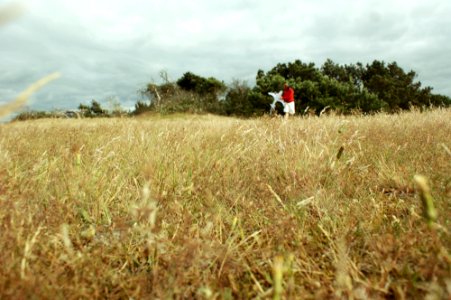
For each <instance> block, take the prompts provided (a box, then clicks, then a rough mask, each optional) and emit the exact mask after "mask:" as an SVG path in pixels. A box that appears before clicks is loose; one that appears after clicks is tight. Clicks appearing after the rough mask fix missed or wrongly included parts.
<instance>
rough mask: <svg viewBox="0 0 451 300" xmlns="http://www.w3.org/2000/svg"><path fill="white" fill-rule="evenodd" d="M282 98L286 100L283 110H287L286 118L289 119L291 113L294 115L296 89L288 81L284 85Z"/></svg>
mask: <svg viewBox="0 0 451 300" xmlns="http://www.w3.org/2000/svg"><path fill="white" fill-rule="evenodd" d="M282 99H283V101H284V102H285V107H284V109H283V111H284V112H285V118H286V119H288V116H289V115H294V113H295V110H294V90H293V88H292V87H291V86H289V85H288V83H286V82H285V83H284V85H283V93H282Z"/></svg>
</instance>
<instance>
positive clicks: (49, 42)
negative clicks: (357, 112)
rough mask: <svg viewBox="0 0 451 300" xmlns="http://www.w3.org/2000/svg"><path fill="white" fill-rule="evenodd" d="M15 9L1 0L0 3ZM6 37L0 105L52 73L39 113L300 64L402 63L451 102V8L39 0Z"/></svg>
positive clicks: (327, 0) (424, 0)
mask: <svg viewBox="0 0 451 300" xmlns="http://www.w3.org/2000/svg"><path fill="white" fill-rule="evenodd" d="M7 2H9V1H2V0H0V5H1V4H2V3H7ZM25 3H26V5H28V10H27V12H26V13H25V14H24V15H23V16H22V17H21V18H19V19H17V20H15V21H14V22H13V23H10V24H8V25H7V26H4V27H3V28H0V41H1V43H0V56H1V57H2V60H0V69H1V70H5V71H4V72H2V73H1V74H0V101H5V100H7V99H10V98H11V97H13V96H14V94H17V93H18V92H20V90H22V89H23V88H25V87H26V86H27V85H28V84H29V83H31V82H33V81H34V80H36V79H38V78H40V77H41V76H44V75H46V74H47V73H50V72H53V71H60V72H61V73H62V74H63V77H62V78H61V79H59V80H57V81H55V82H52V83H51V84H50V85H49V86H47V87H46V88H44V89H43V90H41V91H40V92H39V93H37V94H36V95H35V97H34V100H33V101H34V102H33V106H34V107H41V108H45V107H63V108H64V107H68V108H73V107H75V106H77V105H78V104H79V103H80V102H82V101H90V100H91V99H97V100H100V101H102V100H103V99H104V98H107V97H110V96H114V95H116V96H118V97H119V99H120V100H121V101H122V102H124V103H125V102H127V103H128V104H127V105H129V104H130V103H132V102H133V101H135V100H136V98H137V93H136V91H137V90H138V89H139V88H141V87H143V86H144V85H145V83H146V82H149V81H150V80H158V74H159V72H160V71H161V70H166V71H167V72H168V73H169V75H170V77H171V78H172V79H177V78H179V77H180V76H181V75H182V74H183V73H184V72H186V71H192V72H194V73H197V74H199V75H201V76H214V77H216V78H218V79H220V80H225V81H226V82H230V81H231V80H232V79H234V78H235V79H246V80H249V81H252V80H253V78H254V77H255V75H256V72H257V70H258V69H263V70H269V69H270V68H272V67H273V66H275V65H276V64H277V63H281V62H289V61H293V60H295V59H301V60H302V61H305V62H315V63H316V64H317V66H320V65H321V64H322V63H323V62H324V61H325V60H326V59H327V58H331V59H332V60H334V61H335V62H338V63H346V64H349V63H356V62H358V61H360V62H363V63H369V62H371V61H373V60H374V59H379V60H385V61H390V62H391V61H396V62H398V64H399V65H400V66H401V67H403V68H404V69H405V70H410V69H413V70H415V71H416V72H417V73H418V74H419V77H418V80H420V81H421V82H423V84H424V85H430V86H432V87H434V91H435V92H437V93H442V94H446V95H448V96H451V85H450V84H449V78H450V77H451V63H450V62H449V53H451V41H450V37H451V19H450V18H449V15H450V14H451V3H450V1H446V0H412V1H402V0H397V1H396V0H395V1H389V0H380V1H375V0H371V1H360V0H348V1H341V2H336V1H333V0H320V1H315V2H313V1H299V0H286V1H284V2H274V1H272V0H268V1H262V0H260V1H257V0H248V1H245V0H241V1H240V0H228V1H226V0H224V1H211V0H210V1H207V0H194V1H184V2H180V1H175V0H164V1H163V0H151V1H148V0H129V1H123V0H110V1H106V0H96V1H93V0H91V1H88V0H79V1H72V0H34V1H29V2H25Z"/></svg>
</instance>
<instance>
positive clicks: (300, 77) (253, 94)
mask: <svg viewBox="0 0 451 300" xmlns="http://www.w3.org/2000/svg"><path fill="white" fill-rule="evenodd" d="M162 78H163V79H164V82H163V83H161V84H156V83H154V82H150V83H148V84H147V85H146V86H145V87H143V89H142V90H140V91H139V92H140V94H141V95H142V96H143V99H142V100H139V101H137V102H136V104H135V107H134V109H133V110H132V111H130V112H127V114H128V115H139V114H142V113H146V112H156V113H161V114H169V113H176V112H187V113H212V114H219V115H229V116H230V115H235V116H243V117H251V116H260V115H263V114H265V113H268V112H269V104H270V103H272V101H273V100H272V98H271V97H270V96H269V95H268V92H277V91H279V90H281V89H282V87H283V84H284V83H285V82H287V83H288V84H289V85H290V86H291V87H293V88H294V90H295V101H296V109H297V113H298V114H305V113H308V112H309V113H316V114H319V113H320V112H321V111H323V110H325V109H330V110H333V111H335V112H336V113H339V114H350V113H356V112H358V113H365V114H371V113H376V112H388V113H393V112H398V111H401V110H408V109H410V108H412V107H417V108H425V107H428V108H430V107H449V106H450V105H451V98H450V97H448V96H444V95H438V94H434V93H433V92H432V87H429V86H426V87H422V84H421V82H420V81H417V80H416V78H417V73H416V72H415V71H412V70H410V71H408V72H406V71H404V70H403V69H402V68H401V67H400V66H398V64H397V63H396V62H391V63H386V62H384V61H379V60H374V61H373V62H372V63H370V64H366V65H363V64H362V63H360V62H358V63H356V64H349V65H340V64H337V63H335V62H333V61H332V60H331V59H327V60H326V61H325V62H324V64H323V65H322V66H321V67H317V66H315V64H314V63H312V62H310V63H304V62H302V61H301V60H295V61H293V62H289V63H279V64H277V65H276V66H274V67H273V68H272V69H271V70H269V71H267V72H265V71H263V70H258V71H257V74H256V78H255V85H254V86H253V87H250V86H249V85H248V84H247V83H246V82H245V81H240V80H234V81H233V82H232V83H230V84H229V85H226V84H225V83H224V82H223V81H220V80H218V79H216V78H214V77H208V78H206V77H202V76H200V75H197V74H194V73H192V72H186V73H184V74H183V76H182V77H181V78H179V79H178V80H176V81H174V82H172V81H170V80H168V76H167V74H165V73H162ZM79 111H80V114H81V115H82V116H85V117H107V116H117V115H124V114H125V112H121V111H120V110H117V109H116V110H115V111H112V112H109V111H108V110H106V109H103V108H102V107H101V106H100V104H99V103H98V102H97V101H95V100H93V101H92V103H91V106H89V105H83V104H80V106H79ZM19 117H20V115H19Z"/></svg>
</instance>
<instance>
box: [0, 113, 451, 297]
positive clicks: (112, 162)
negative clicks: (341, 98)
mask: <svg viewBox="0 0 451 300" xmlns="http://www.w3.org/2000/svg"><path fill="white" fill-rule="evenodd" d="M450 120H451V110H435V111H430V112H424V113H419V112H409V113H403V114H399V115H377V116H372V117H359V116H352V117H338V116H325V117H321V118H314V117H311V118H304V119H302V118H293V119H290V120H288V121H287V122H284V121H282V120H280V119H271V118H262V119H256V120H238V119H232V118H220V117H213V116H203V117H194V116H192V117H188V116H185V117H181V116H179V117H177V118H169V119H165V118H150V119H146V118H142V119H95V120H54V121H52V120H40V121H27V122H18V123H12V124H3V125H0V230H1V236H0V265H1V268H0V298H2V299H8V298H10V299H20V298H52V299H80V298H81V299H83V298H89V299H95V298H110V299H115V298H129V299H141V298H160V299H168V298H210V299H248V298H274V299H299V298H302V299H309V298H353V299H368V298H371V299H378V298H398V299H404V298H424V297H430V299H441V298H443V299H446V298H448V297H450V295H451V269H450V265H451V264H450V254H449V249H451V237H450V233H449V232H450V230H451V226H450V221H451V207H450V206H451V201H450V198H451V172H450V170H451V151H450V150H449V149H450V148H451V121H450ZM419 174H421V175H424V176H425V177H426V178H427V179H428V181H429V186H430V188H431V194H432V197H433V198H434V199H435V207H436V209H437V212H438V219H437V221H436V223H435V222H433V223H432V224H431V225H428V223H427V222H426V219H425V218H423V217H422V215H423V214H424V212H423V208H422V203H421V201H420V197H419V196H418V192H417V189H416V186H415V183H414V180H413V177H414V176H415V175H419Z"/></svg>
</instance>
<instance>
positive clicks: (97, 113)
mask: <svg viewBox="0 0 451 300" xmlns="http://www.w3.org/2000/svg"><path fill="white" fill-rule="evenodd" d="M78 109H79V110H80V112H81V115H82V116H83V117H89V118H92V117H107V116H108V112H107V110H106V109H103V108H102V106H101V105H100V103H99V102H97V101H96V100H92V101H91V105H86V104H82V103H80V105H79V106H78Z"/></svg>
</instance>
